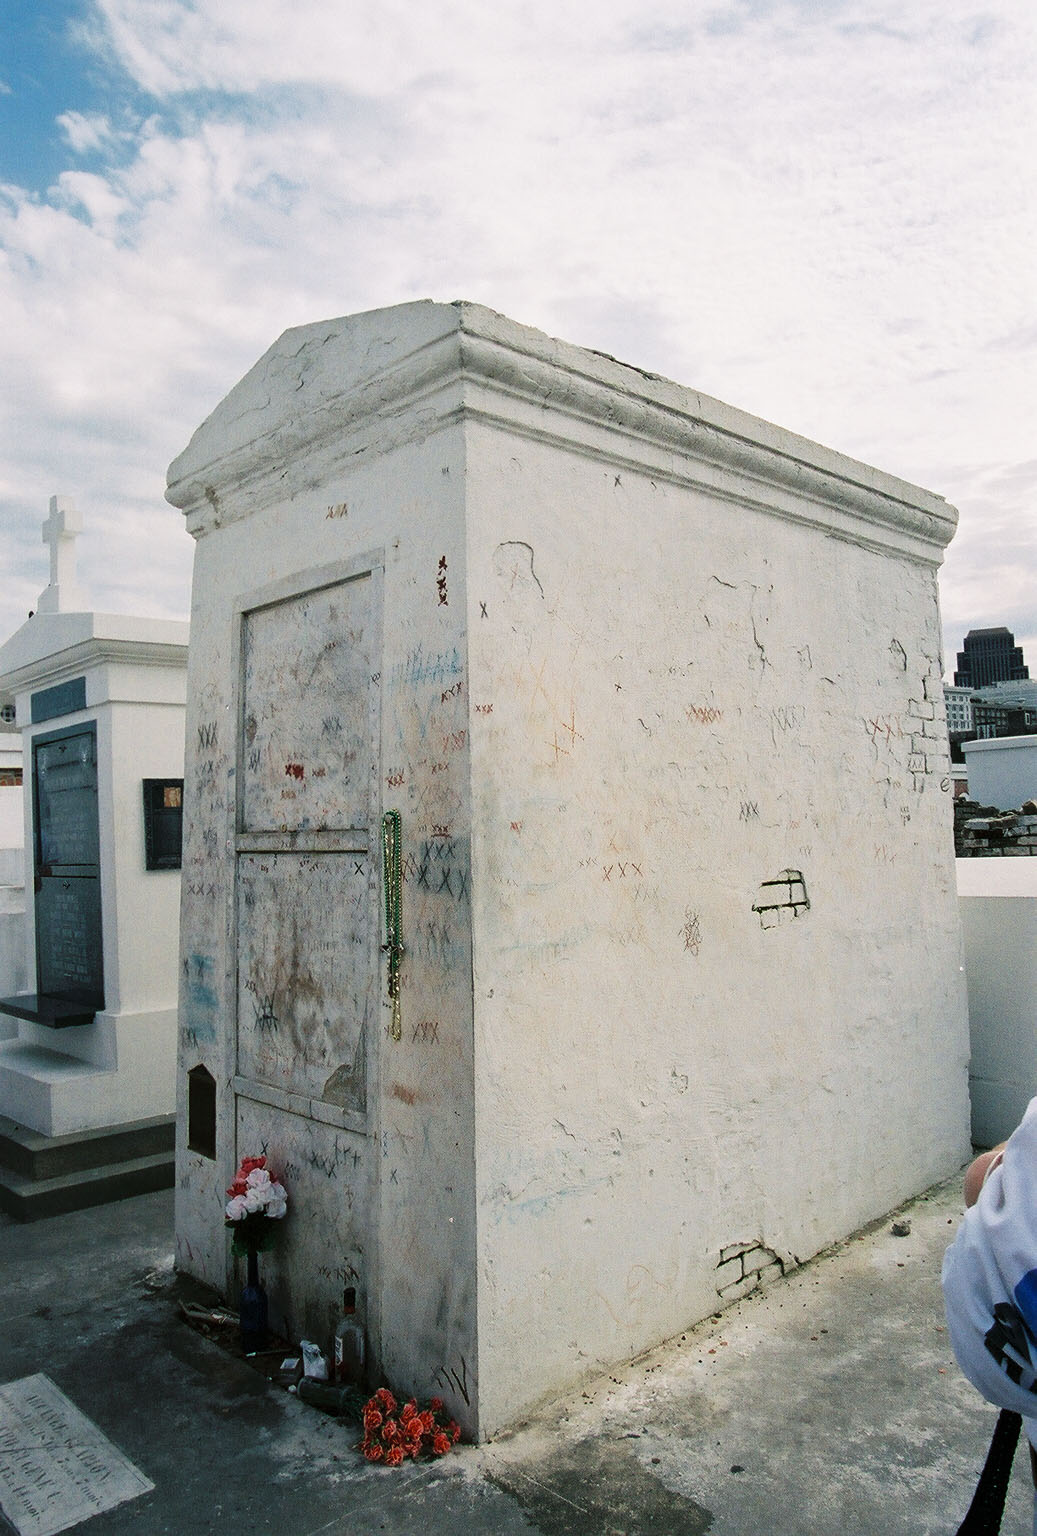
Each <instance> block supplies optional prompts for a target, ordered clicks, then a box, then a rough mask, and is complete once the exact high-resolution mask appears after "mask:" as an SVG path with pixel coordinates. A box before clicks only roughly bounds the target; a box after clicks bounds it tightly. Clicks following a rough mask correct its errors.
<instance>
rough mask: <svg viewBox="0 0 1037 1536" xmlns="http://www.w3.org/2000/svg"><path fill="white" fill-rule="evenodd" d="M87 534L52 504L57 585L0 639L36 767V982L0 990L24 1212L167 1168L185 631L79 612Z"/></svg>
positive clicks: (4, 670)
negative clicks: (78, 568)
mask: <svg viewBox="0 0 1037 1536" xmlns="http://www.w3.org/2000/svg"><path fill="white" fill-rule="evenodd" d="M78 527H79V518H78V514H76V513H75V512H74V509H72V507H71V504H70V503H69V502H68V501H67V500H66V499H64V498H60V497H53V498H52V499H51V512H50V517H49V518H48V520H47V523H46V524H45V526H44V536H45V538H48V539H49V542H50V545H51V582H50V584H49V585H48V586H47V588H45V590H44V592H43V593H42V594H41V597H40V600H39V606H38V610H37V612H36V613H35V614H34V615H33V616H31V617H30V618H29V619H28V621H27V622H26V623H25V624H23V625H22V626H21V628H20V629H19V630H18V631H17V632H16V633H15V634H14V635H12V636H11V638H10V639H9V640H8V641H7V642H6V643H5V644H4V645H3V646H2V647H0V687H2V690H3V693H4V696H5V697H13V698H14V699H15V700H16V709H17V723H18V725H19V727H20V729H21V742H22V751H23V763H24V784H23V798H24V811H25V822H24V855H23V857H24V867H25V880H24V884H25V889H26V892H27V900H26V906H27V908H28V911H27V913H26V919H27V920H26V925H25V941H26V942H25V951H26V958H27V964H26V970H27V972H28V975H27V976H26V977H25V978H24V983H23V987H22V989H21V990H19V991H15V990H14V989H11V990H9V991H8V990H6V989H5V992H4V993H3V994H2V995H0V1015H2V1016H3V1018H4V1020H5V1024H6V1027H5V1030H4V1032H3V1033H4V1034H6V1035H10V1033H11V1031H10V1024H11V1023H12V1022H13V1023H14V1024H15V1025H16V1029H17V1033H16V1034H15V1035H14V1036H13V1037H11V1038H6V1039H0V1205H3V1206H5V1207H6V1208H8V1209H10V1210H12V1211H13V1212H14V1213H15V1214H16V1215H20V1216H32V1215H47V1214H51V1213H53V1212H54V1211H56V1210H60V1209H67V1208H69V1206H70V1205H75V1204H91V1203H96V1201H97V1200H99V1199H110V1198H114V1197H115V1195H116V1194H118V1193H123V1194H127V1193H136V1192H138V1191H139V1190H141V1189H146V1188H157V1187H161V1185H163V1184H167V1183H169V1182H170V1181H171V1177H172V1167H171V1154H172V1109H173V1098H174V1076H175V1058H176V990H177V964H178V926H179V906H180V870H179V860H180V838H179V820H180V817H181V815H182V796H183V733H184V701H185V694H186V671H187V633H188V626H187V625H186V624H182V623H176V622H173V621H169V620H155V619H147V618H133V617H126V616H122V615H111V614H101V613H95V612H93V611H90V610H86V609H83V610H80V609H74V610H71V611H70V610H68V609H67V608H66V602H67V601H69V600H73V601H76V602H82V601H83V598H82V594H81V593H80V591H79V588H78V587H77V586H76V585H75V582H74V574H75V573H74V565H73V563H72V556H73V553H74V550H73V541H74V535H75V532H76V530H77V529H78ZM101 1133H103V1135H102V1134H101ZM70 1137H71V1138H77V1140H76V1143H75V1146H73V1145H72V1144H71V1143H69V1142H68V1141H67V1138H70ZM63 1138H64V1139H65V1140H62V1139H63ZM113 1138H114V1139H113ZM56 1141H61V1145H60V1146H59V1145H55V1144H54V1143H55V1142H56ZM128 1163H133V1164H134V1165H135V1166H134V1168H133V1169H132V1170H130V1169H129V1168H128V1167H127V1164H128ZM116 1165H118V1167H117V1168H116ZM54 1180H60V1181H61V1182H60V1183H54V1182H53V1181H54ZM45 1185H46V1186H47V1187H44V1186H45Z"/></svg>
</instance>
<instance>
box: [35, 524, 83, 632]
mask: <svg viewBox="0 0 1037 1536" xmlns="http://www.w3.org/2000/svg"><path fill="white" fill-rule="evenodd" d="M82 531H83V514H82V513H81V512H77V511H76V509H75V507H74V506H73V504H72V500H71V498H70V497H68V496H52V497H51V498H50V516H49V517H48V518H47V521H46V522H45V523H44V525H43V542H44V544H49V545H50V585H49V586H48V587H46V588H45V589H44V591H43V592H41V593H40V598H39V602H38V603H37V605H36V608H37V612H40V613H67V612H69V611H74V610H80V609H82V608H83V607H84V602H83V596H82V593H81V592H80V590H79V586H78V584H77V582H76V534H78V533H81V532H82Z"/></svg>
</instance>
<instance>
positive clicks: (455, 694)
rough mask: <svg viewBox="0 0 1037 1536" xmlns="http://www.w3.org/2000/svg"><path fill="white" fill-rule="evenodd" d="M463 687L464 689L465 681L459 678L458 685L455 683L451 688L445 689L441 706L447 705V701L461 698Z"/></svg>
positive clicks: (440, 699) (440, 698) (440, 697)
mask: <svg viewBox="0 0 1037 1536" xmlns="http://www.w3.org/2000/svg"><path fill="white" fill-rule="evenodd" d="M463 687H464V680H463V678H459V679H458V681H457V682H456V683H454V684H453V685H452V686H451V687H449V688H444V689H443V692H442V693H441V694H440V696H439V702H440V703H441V704H445V703H446V701H447V699H457V698H460V696H461V690H462V688H463Z"/></svg>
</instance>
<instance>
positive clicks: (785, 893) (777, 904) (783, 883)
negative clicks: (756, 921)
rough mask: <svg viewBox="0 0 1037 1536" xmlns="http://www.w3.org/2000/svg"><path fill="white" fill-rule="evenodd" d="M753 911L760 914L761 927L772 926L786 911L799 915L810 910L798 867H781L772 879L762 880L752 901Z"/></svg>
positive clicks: (808, 898)
mask: <svg viewBox="0 0 1037 1536" xmlns="http://www.w3.org/2000/svg"><path fill="white" fill-rule="evenodd" d="M753 911H754V912H758V913H759V915H760V925H761V927H763V928H774V927H776V926H777V924H778V923H780V922H781V921H782V919H783V918H784V917H785V916H787V914H788V913H790V912H791V913H792V916H793V917H794V918H795V917H799V916H800V915H801V913H803V912H809V911H810V897H809V896H808V895H807V888H806V884H805V882H804V880H803V876H802V874H801V872H800V871H799V870H798V869H783V870H782V871H781V873H780V874H779V875H778V876H776V878H775V879H773V880H764V881H763V882H762V883H761V885H760V892H759V895H758V896H757V898H756V900H755V901H754V902H753Z"/></svg>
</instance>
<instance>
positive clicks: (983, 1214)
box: [943, 1098, 1037, 1429]
mask: <svg viewBox="0 0 1037 1536" xmlns="http://www.w3.org/2000/svg"><path fill="white" fill-rule="evenodd" d="M943 1294H944V1305H945V1307H946V1311H947V1328H948V1332H949V1334H950V1340H951V1345H952V1347H953V1349H954V1353H955V1356H956V1357H957V1361H958V1364H959V1365H960V1366H961V1368H962V1370H963V1371H964V1373H965V1375H966V1376H967V1377H968V1379H969V1381H971V1382H972V1385H973V1386H974V1387H976V1388H977V1390H978V1391H980V1392H982V1394H983V1396H984V1397H985V1398H986V1399H987V1400H988V1401H989V1402H991V1403H996V1404H997V1405H998V1406H999V1407H1001V1408H1014V1409H1015V1411H1016V1412H1017V1413H1021V1414H1023V1416H1024V1417H1026V1418H1030V1419H1033V1418H1035V1417H1037V1098H1035V1099H1032V1100H1031V1101H1030V1104H1029V1106H1028V1108H1027V1111H1026V1114H1025V1115H1024V1116H1023V1121H1022V1124H1021V1125H1020V1126H1019V1129H1018V1130H1017V1131H1015V1132H1014V1134H1013V1135H1012V1136H1011V1137H1010V1139H1009V1142H1008V1145H1007V1146H1006V1147H1005V1150H1004V1153H1003V1155H1002V1157H1001V1160H1000V1162H999V1163H998V1164H997V1165H996V1166H995V1167H993V1168H991V1170H990V1171H989V1173H988V1175H987V1178H986V1181H985V1182H984V1184H983V1187H982V1189H981V1190H980V1193H979V1198H978V1199H977V1201H976V1203H975V1205H974V1206H973V1207H972V1208H971V1210H968V1211H966V1212H965V1216H964V1219H963V1221H962V1224H961V1227H960V1228H959V1230H958V1235H957V1237H956V1238H955V1239H954V1242H953V1243H952V1244H951V1246H950V1248H948V1250H947V1253H946V1256H945V1258H944V1261H943ZM1029 1427H1030V1426H1029V1425H1028V1426H1027V1428H1028V1429H1029Z"/></svg>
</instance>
